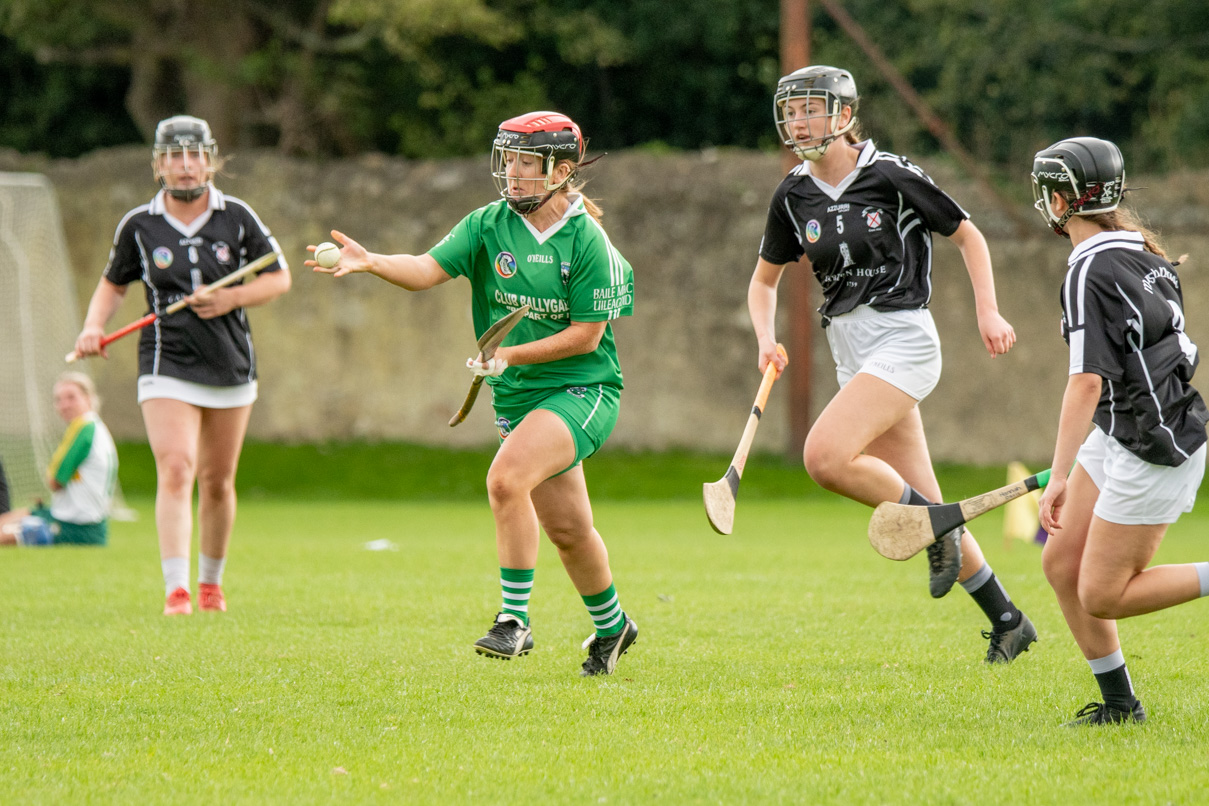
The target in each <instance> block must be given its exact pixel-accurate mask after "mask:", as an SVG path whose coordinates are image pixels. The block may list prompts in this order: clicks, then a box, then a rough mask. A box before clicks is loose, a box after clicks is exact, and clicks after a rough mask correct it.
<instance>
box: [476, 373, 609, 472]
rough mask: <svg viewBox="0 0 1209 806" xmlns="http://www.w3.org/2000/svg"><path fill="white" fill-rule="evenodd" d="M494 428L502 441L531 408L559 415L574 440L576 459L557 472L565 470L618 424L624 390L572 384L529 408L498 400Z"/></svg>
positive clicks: (602, 441)
mask: <svg viewBox="0 0 1209 806" xmlns="http://www.w3.org/2000/svg"><path fill="white" fill-rule="evenodd" d="M494 403H495V427H496V428H497V429H498V430H499V432H500V442H503V441H504V438H505V437H507V436H508V435H509V434H510V433H512V431H513V429H515V428H516V427H517V426H518V425H520V424H521V421H522V420H524V419H525V416H526V415H528V414H529V412H531V411H536V410H537V409H545V410H547V411H551V412H553V413H555V414H557V415H558V417H559V419H561V420H562V421H563V422H564V423H566V425H567V430H568V431H570V432H571V439H573V440H574V441H575V461H573V462H572V463H571V464H569V465H567V466H566V467H565V468H563V469H562V470H560V471H559V472H558V473H556V474H555V475H561V474H563V473H566V472H567V471H568V470H570V469H571V468H573V467H575V466H576V465H578V464H579V463H580V462H582V461H583V460H584V459H587V458H588V457H589V456H591V455H592V454H594V453H596V452H597V451H598V450H600V447H601V446H602V445H604V444H605V440H606V439H608V438H609V434H611V433H613V428H614V426H616V425H617V415H618V414H620V413H621V389H620V388H619V387H616V386H613V385H611V384H607V383H598V384H596V385H595V386H570V387H568V388H566V389H559V390H557V391H555V392H552V393H551V394H550V395H549V396H548V397H545V398H543V399H542V400H540V401H539V402H538V403H537V405H535V406H530V407H522V406H514V407H510V406H506V405H499V399H498V398H497V399H496V400H495V401H494Z"/></svg>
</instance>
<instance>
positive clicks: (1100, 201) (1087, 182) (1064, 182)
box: [1033, 137, 1125, 235]
mask: <svg viewBox="0 0 1209 806" xmlns="http://www.w3.org/2000/svg"><path fill="white" fill-rule="evenodd" d="M1055 192H1057V193H1061V194H1062V195H1063V197H1065V198H1066V199H1067V200H1068V201H1069V202H1070V207H1068V208H1067V209H1066V212H1065V213H1063V214H1062V217H1061V218H1058V217H1055V216H1054V213H1053V211H1052V210H1051V209H1050V199H1051V198H1053V195H1054V193H1055ZM1124 192H1125V160H1124V159H1123V158H1122V157H1121V149H1119V148H1117V146H1116V143H1113V142H1110V141H1108V140H1101V139H1099V138H1096V137H1071V138H1069V139H1067V140H1059V141H1058V142H1056V143H1054V144H1053V145H1052V146H1050V147H1049V148H1043V149H1042V150H1040V151H1038V152H1037V154H1036V156H1034V157H1033V206H1034V207H1036V208H1037V212H1039V213H1041V217H1042V219H1044V220H1045V223H1046V224H1048V225H1050V226H1051V227H1053V228H1054V232H1056V233H1058V234H1059V235H1066V230H1065V227H1066V222H1067V221H1069V220H1070V217H1071V216H1073V215H1096V214H1098V213H1107V212H1109V211H1111V210H1115V209H1117V205H1119V204H1120V203H1121V195H1122V194H1123V193H1124Z"/></svg>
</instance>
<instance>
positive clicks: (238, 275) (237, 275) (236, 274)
mask: <svg viewBox="0 0 1209 806" xmlns="http://www.w3.org/2000/svg"><path fill="white" fill-rule="evenodd" d="M278 257H279V255H278V254H277V253H276V252H269V253H268V254H267V255H261V256H260V257H258V258H256V259H255V260H253V261H252V262H251V263H248V264H247V265H245V266H242V267H240V268H238V269H236V270H235V271H233V272H231V273H230V274H226V275H223V276H222V277H220V278H219V279H217V280H215V281H214V282H212V283H210V285H208V286H205V287H203V288H202V290H201V291H199V292H197V294H198V296H201V297H204V296H206V295H207V294H209V293H210V292H211V291H213V290H214V289H216V288H223V287H224V286H228V285H231V284H232V283H234V282H235V281H236V280H242V279H243V278H245V277H247V276H248V275H249V274H251V273H252V272H256V271H260V270H261V269H267V268H268V267H269V266H270V265H272V264H273V262H274V261H276V260H277V258H278ZM188 304H189V303H188V302H186V301H185V300H184V299H178V300H177V301H176V302H174V303H172V304H171V305H169V306H168V307H167V308H165V309H164V316H168V315H169V314H173V313H176V312H177V311H180V310H184V308H185V307H186V306H187V305H188ZM160 318H161V317H160V316H159V315H158V314H155V313H149V314H147V315H146V316H144V317H143V318H142V319H138V320H135V321H134V322H131V323H130V324H128V325H126V327H124V328H121V329H119V330H115V331H113V332H112V333H110V334H109V335H107V336H102V337H101V346H102V347H105V346H107V345H109V344H112V343H113V342H115V341H117V340H118V339H120V338H122V337H123V336H129V335H130V334H131V333H133V332H134V331H136V330H142V329H143V328H145V327H147V325H149V324H151V323H152V322H154V321H156V320H157V319H160ZM79 358H80V356H78V355H76V351H75V350H72V351H71V352H70V353H68V354H67V355H65V356H63V360H64V361H66V362H67V363H68V364H71V363H73V362H75V361H77V360H78V359H79Z"/></svg>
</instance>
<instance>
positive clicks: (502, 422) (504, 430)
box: [495, 417, 512, 439]
mask: <svg viewBox="0 0 1209 806" xmlns="http://www.w3.org/2000/svg"><path fill="white" fill-rule="evenodd" d="M495 427H496V429H497V430H498V431H499V432H500V439H505V438H507V436H508V435H509V434H511V433H512V421H511V420H509V419H508V418H507V417H496V418H495Z"/></svg>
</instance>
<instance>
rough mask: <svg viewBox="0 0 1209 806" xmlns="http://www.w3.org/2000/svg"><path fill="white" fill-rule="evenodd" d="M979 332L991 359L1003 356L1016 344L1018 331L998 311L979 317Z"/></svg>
mask: <svg viewBox="0 0 1209 806" xmlns="http://www.w3.org/2000/svg"><path fill="white" fill-rule="evenodd" d="M978 332H979V333H980V334H982V344H983V346H985V347H986V348H987V352H988V353H990V354H991V358H994V357H995V356H997V355H1003V354H1004V353H1006V352H1007V351H1008V350H1010V349H1012V345H1013V344H1015V343H1016V331H1015V330H1014V329H1013V328H1012V326H1011V325H1010V324H1009V323H1008V320H1006V319H1004V318H1003V317H1002V316H1000V315H999V312H998V311H995V312H993V313H988V314H979V315H978Z"/></svg>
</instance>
